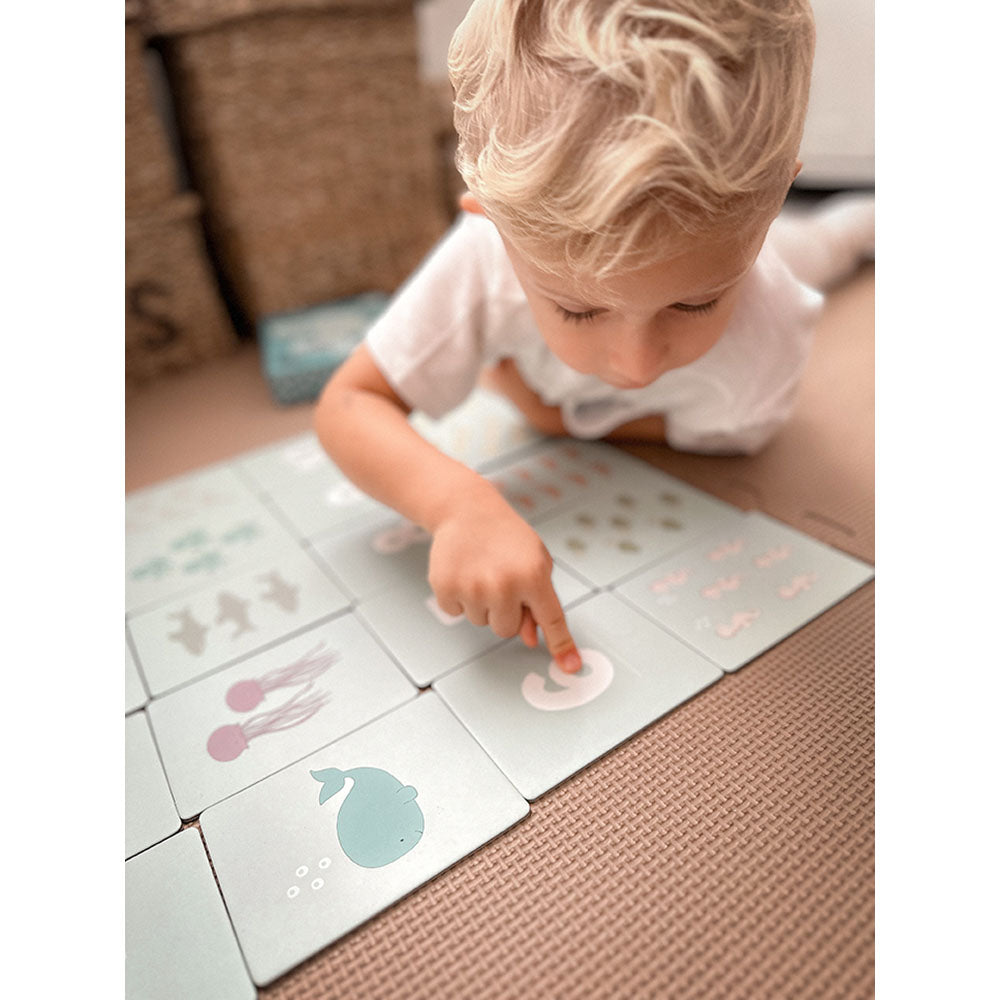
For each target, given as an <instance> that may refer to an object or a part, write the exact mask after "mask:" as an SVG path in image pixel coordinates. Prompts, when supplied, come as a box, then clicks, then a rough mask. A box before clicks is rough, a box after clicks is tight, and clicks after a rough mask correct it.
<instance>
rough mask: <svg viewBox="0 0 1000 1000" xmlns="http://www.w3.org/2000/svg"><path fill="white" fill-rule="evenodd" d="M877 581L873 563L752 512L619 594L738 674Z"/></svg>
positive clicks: (636, 579)
mask: <svg viewBox="0 0 1000 1000" xmlns="http://www.w3.org/2000/svg"><path fill="white" fill-rule="evenodd" d="M873 576H874V571H873V570H872V567H871V566H869V565H868V564H867V563H864V562H861V561H860V560H858V559H855V558H854V557H853V556H848V555H845V554H844V553H842V552H839V551H837V550H836V549H834V548H832V547H830V546H829V545H825V544H824V543H822V542H819V541H817V540H816V539H814V538H810V537H809V536H808V535H804V534H802V533H801V532H798V531H795V530H794V529H792V528H789V527H788V526H787V525H784V524H781V523H780V522H779V521H775V520H773V519H772V518H769V517H766V516H765V515H763V514H758V513H752V514H747V515H745V516H744V518H743V519H742V520H740V521H738V522H735V523H732V524H729V525H727V526H726V527H725V528H724V529H722V530H720V531H716V532H713V533H712V534H710V535H708V536H706V537H704V538H702V539H701V540H700V541H699V542H698V543H696V544H695V545H692V546H690V547H688V548H685V549H684V550H683V551H682V552H678V553H675V554H674V555H672V556H671V557H670V558H669V559H665V560H663V561H662V562H658V563H657V564H656V565H655V566H652V567H650V568H649V569H648V570H645V571H643V572H642V573H640V574H639V575H637V576H636V577H634V578H633V579H630V580H628V581H626V582H624V583H622V584H621V585H619V586H618V587H617V588H616V590H617V591H618V592H619V593H620V594H621V596H622V597H623V598H625V599H626V600H628V601H629V602H630V603H631V604H633V605H634V606H635V607H636V608H638V609H639V610H640V611H642V612H643V613H644V614H645V615H647V616H648V617H649V618H651V619H652V620H653V621H655V622H657V623H659V624H660V625H662V626H663V627H664V628H667V629H669V630H670V631H671V632H672V633H674V634H675V635H677V636H679V637H680V638H681V639H683V640H684V641H685V642H687V643H688V644H690V645H691V646H693V647H694V648H695V649H697V650H699V651H701V652H702V653H703V654H704V655H705V656H707V657H708V658H709V659H710V660H712V662H713V663H717V664H718V665H719V666H720V667H722V668H723V669H724V670H730V671H732V670H738V669H739V668H740V667H741V666H743V665H744V664H745V663H748V662H749V661H750V660H752V659H754V658H755V657H757V656H759V655H760V654H761V653H762V652H764V650H766V649H768V648H769V647H770V646H773V645H774V644H775V643H776V642H779V641H780V640H781V639H783V638H785V636H788V635H791V633H792V632H794V631H796V630H797V629H800V628H801V627H802V626H803V625H805V624H806V622H808V621H809V620H810V619H812V618H815V617H816V615H818V614H820V613H822V612H823V611H825V610H826V609H827V608H829V607H832V606H833V605H834V604H836V603H837V602H838V601H840V600H841V599H843V598H844V597H846V596H847V595H848V594H849V593H851V592H852V591H854V590H856V589H857V588H858V587H860V586H861V585H862V584H864V583H866V582H867V581H868V580H870V579H872V577H873Z"/></svg>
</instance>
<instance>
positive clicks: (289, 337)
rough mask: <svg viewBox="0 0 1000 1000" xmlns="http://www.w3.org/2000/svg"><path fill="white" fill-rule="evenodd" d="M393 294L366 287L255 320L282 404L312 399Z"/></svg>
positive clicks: (268, 375) (271, 382) (267, 374)
mask: <svg viewBox="0 0 1000 1000" xmlns="http://www.w3.org/2000/svg"><path fill="white" fill-rule="evenodd" d="M388 301H389V296H388V295H386V294H385V293H384V292H365V293H364V294H362V295H354V296H352V297H350V298H345V299H338V300H337V301H336V302H328V303H324V304H323V305H320V306H312V307H311V308H309V309H302V310H300V311H298V312H290V313H278V314H276V315H274V316H265V317H264V318H263V319H262V320H261V321H260V322H259V323H258V324H257V339H258V342H259V344H260V350H261V362H262V365H263V368H264V375H265V377H266V378H267V381H268V384H269V385H270V387H271V392H272V393H273V394H274V398H275V399H277V401H278V402H279V403H311V402H312V401H313V400H315V399H316V397H317V396H318V395H319V393H320V391H321V390H322V388H323V386H324V385H326V382H327V380H328V379H329V378H330V375H331V374H333V372H334V370H335V369H336V368H337V367H338V366H339V365H340V364H341V362H343V361H344V360H345V359H346V358H347V356H348V355H349V354H350V353H351V351H353V350H354V348H355V347H356V346H357V344H359V343H360V342H361V339H362V338H363V337H364V335H365V333H366V331H367V330H368V327H369V326H371V324H372V323H373V322H374V321H375V320H376V319H377V318H378V316H380V315H381V313H382V310H383V309H385V306H386V303H387V302H388Z"/></svg>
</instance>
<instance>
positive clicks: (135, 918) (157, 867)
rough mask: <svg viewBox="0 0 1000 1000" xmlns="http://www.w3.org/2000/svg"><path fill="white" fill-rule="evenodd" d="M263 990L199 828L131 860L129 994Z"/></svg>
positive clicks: (243, 999)
mask: <svg viewBox="0 0 1000 1000" xmlns="http://www.w3.org/2000/svg"><path fill="white" fill-rule="evenodd" d="M256 995H257V991H256V990H255V989H254V985H253V983H252V982H251V981H250V976H249V974H248V973H247V968H246V965H245V964H244V963H243V957H242V955H240V949H239V946H238V945H237V943H236V937H235V935H234V934H233V928H232V925H231V924H230V923H229V917H228V916H227V915H226V910H225V907H224V906H223V904H222V898H221V897H220V896H219V890H218V887H217V886H216V884H215V879H214V878H213V877H212V869H211V868H210V867H209V864H208V858H207V857H206V856H205V848H204V847H203V846H202V843H201V837H199V836H198V831H197V830H194V829H189V830H184V831H182V832H181V833H178V834H177V836H175V837H171V838H170V839H169V840H166V841H164V842H163V843H162V844H158V845H157V846H156V847H154V848H152V849H151V850H149V851H146V853H145V854H140V855H139V856H138V857H136V858H133V859H132V860H131V861H126V862H125V997H126V998H127V1000H182V998H191V1000H194V998H199V1000H252V998H253V997H255V996H256Z"/></svg>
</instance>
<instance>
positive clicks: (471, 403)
mask: <svg viewBox="0 0 1000 1000" xmlns="http://www.w3.org/2000/svg"><path fill="white" fill-rule="evenodd" d="M410 423H411V424H412V425H413V428H414V429H415V430H416V431H417V433H419V434H420V435H421V437H423V438H425V439H426V440H428V441H430V443H431V444H433V445H434V446H435V447H436V448H437V449H438V450H440V451H443V452H444V453H445V454H446V455H450V456H451V457H452V458H454V459H457V460H458V461H459V462H461V463H462V464H463V465H467V466H469V467H470V468H472V469H482V468H486V467H489V466H490V465H491V464H492V463H493V462H495V461H498V460H501V459H503V458H505V457H507V456H509V455H511V454H514V453H516V452H517V451H519V450H520V449H522V448H526V447H528V446H530V445H532V444H534V443H535V442H537V441H540V440H542V435H541V434H539V433H538V431H536V430H534V429H533V428H532V427H531V426H530V425H529V424H528V422H527V420H525V418H524V414H522V413H521V411H520V410H518V409H517V408H516V407H515V406H514V404H513V403H511V402H510V401H509V400H507V399H505V398H504V397H502V396H498V395H497V394H496V393H493V392H489V391H487V390H485V389H481V388H476V389H474V390H473V391H472V393H471V394H470V395H469V396H468V397H467V398H466V400H465V401H464V402H463V403H462V404H461V405H460V406H457V407H456V408H455V409H454V410H452V411H451V412H450V413H448V414H446V415H445V416H444V417H442V418H441V419H440V420H434V419H432V418H430V417H428V416H427V415H426V414H425V413H414V414H413V415H412V416H411V417H410Z"/></svg>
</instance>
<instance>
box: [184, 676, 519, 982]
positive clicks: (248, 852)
mask: <svg viewBox="0 0 1000 1000" xmlns="http://www.w3.org/2000/svg"><path fill="white" fill-rule="evenodd" d="M527 813H528V804H527V803H526V802H525V801H524V799H523V798H522V797H521V796H520V795H519V794H518V793H517V791H516V790H515V789H514V788H513V786H512V785H511V784H510V782H509V781H508V780H507V779H506V778H505V777H504V776H503V774H501V772H500V771H499V769H498V768H497V766H496V765H495V764H494V763H493V761H492V760H490V758H489V757H488V756H487V755H486V753H485V752H484V751H483V750H482V748H481V747H480V746H479V744H478V743H476V741H475V740H474V739H473V738H472V737H471V736H470V735H469V733H468V732H467V731H466V729H465V728H464V727H463V726H462V724H461V723H460V722H459V721H458V720H457V719H456V718H455V716H454V715H452V713H451V712H450V711H449V710H448V708H447V707H446V706H445V705H444V704H443V703H442V702H441V700H440V699H439V698H438V697H437V695H435V694H434V693H433V692H426V693H424V694H421V695H419V696H418V697H417V698H416V699H414V700H412V701H410V702H407V703H406V704H405V705H403V706H401V707H400V708H397V709H395V710H394V711H392V712H390V713H389V714H387V715H384V716H382V717H380V718H378V719H376V720H375V721H374V722H371V723H369V724H368V725H367V726H365V727H363V728H362V729H359V730H356V731H355V732H353V733H351V734H349V735H348V736H345V737H344V738H342V739H340V740H338V741H337V742H335V743H331V744H330V745H329V746H326V747H324V748H323V749H321V750H319V751H317V752H315V753H313V754H311V755H310V756H309V757H307V758H305V759H304V760H300V761H298V762H296V763H294V764H292V765H290V766H289V767H286V768H285V769H284V770H282V771H279V772H278V773H277V774H274V775H271V776H270V777H269V778H265V779H264V780H263V781H260V782H258V783H257V784H255V785H251V786H250V787H249V788H247V789H245V790H244V791H242V792H239V793H238V794H236V795H234V796H232V797H231V798H228V799H224V800H223V801H222V802H219V803H218V804H217V805H214V806H211V807H210V808H209V809H206V810H205V812H204V813H202V815H201V828H202V832H203V834H204V836H205V841H206V844H207V845H208V851H209V854H210V855H211V857H212V862H213V864H214V867H215V872H216V875H217V876H218V880H219V885H220V887H221V889H222V895H223V897H224V899H225V902H226V906H227V908H228V910H229V914H230V916H231V918H232V921H233V926H234V928H235V930H236V936H237V938H238V940H239V943H240V946H241V948H242V950H243V954H244V957H245V958H246V961H247V965H248V966H249V969H250V974H251V977H252V978H253V980H254V982H255V983H257V984H258V985H260V986H265V985H267V984H268V983H270V982H272V981H273V980H274V979H276V978H277V977H278V976H280V975H282V974H283V973H285V972H287V971H288V970H289V969H291V968H293V967H294V966H296V965H297V964H298V963H299V962H302V961H304V960H305V959H306V958H308V957H309V956H310V955H313V954H315V953H316V952H317V951H319V950H320V949H321V948H324V947H326V946H327V945H328V944H330V943H331V942H333V941H335V940H337V939H338V938H339V937H341V936H342V935H344V934H346V933H347V932H348V931H350V930H352V929H354V928H355V927H357V926H358V925H360V924H362V923H363V922H365V921H366V920H368V919H369V918H370V917H372V916H374V915H375V914H377V913H378V912H380V911H381V910H383V909H385V908H386V907H387V906H389V905H391V904H392V903H394V902H396V901H397V900H398V899H400V898H402V897H403V896H405V895H406V894H407V893H409V892H411V891H412V890H413V889H415V888H416V887H417V886H419V885H421V884H422V883H424V882H426V881H428V880H429V879H431V878H433V877H434V876H435V875H437V874H439V873H440V872H442V871H444V870H445V869H446V868H448V867H450V866H451V865H453V864H455V863H456V862H458V861H459V860H461V859H462V858H463V857H465V856H466V855H467V854H470V853H471V852H473V851H474V850H476V849H477V848H479V847H481V846H482V845H483V844H485V843H487V842H488V841H490V840H492V839H493V838H494V837H496V836H498V835H499V834H501V833H502V832H503V831H505V830H507V829H508V828H509V827H511V826H513V825H514V824H515V823H517V822H518V821H519V820H520V819H522V818H523V817H524V816H525V815H527Z"/></svg>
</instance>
